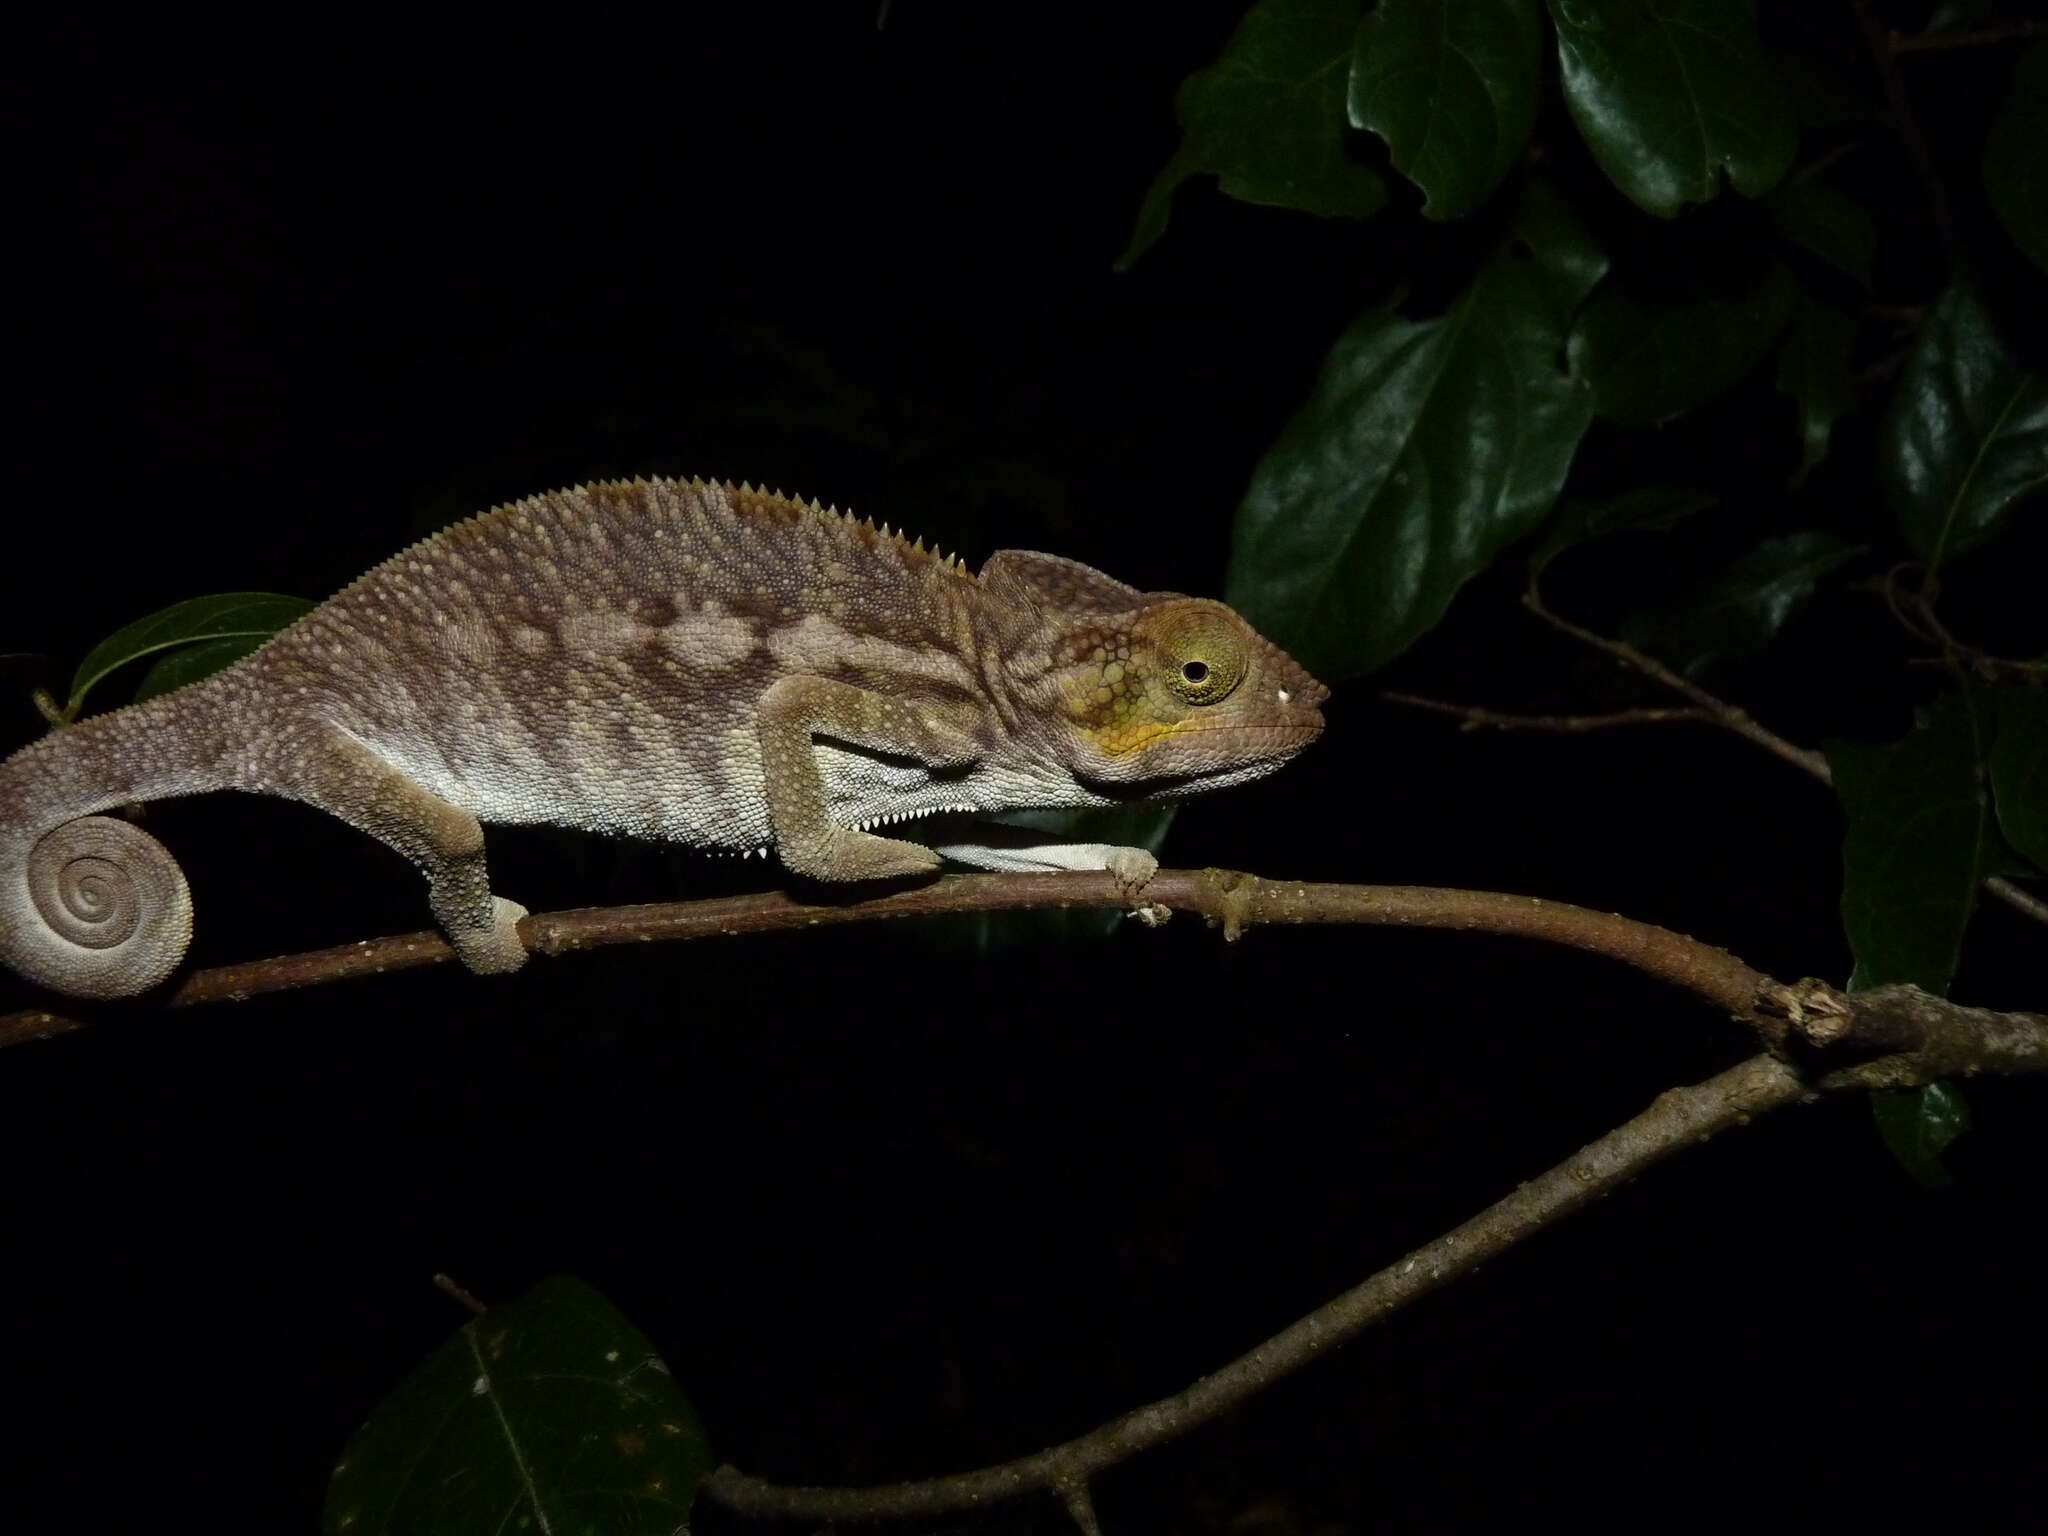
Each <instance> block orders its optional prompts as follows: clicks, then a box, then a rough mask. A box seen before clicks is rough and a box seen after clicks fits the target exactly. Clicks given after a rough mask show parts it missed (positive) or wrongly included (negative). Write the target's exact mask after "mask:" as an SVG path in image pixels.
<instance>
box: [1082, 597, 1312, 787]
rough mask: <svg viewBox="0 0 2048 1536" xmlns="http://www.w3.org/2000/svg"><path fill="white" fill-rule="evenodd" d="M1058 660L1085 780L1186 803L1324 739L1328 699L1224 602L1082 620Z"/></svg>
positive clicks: (1181, 600)
mask: <svg viewBox="0 0 2048 1536" xmlns="http://www.w3.org/2000/svg"><path fill="white" fill-rule="evenodd" d="M1057 654H1058V655H1059V659H1060V665H1059V667H1058V670H1057V674H1056V675H1057V678H1058V682H1059V688H1060V693H1061V695H1062V699H1063V702H1064V706H1065V710H1064V713H1065V724H1066V727H1067V732H1068V735H1069V737H1070V746H1071V750H1072V754H1073V756H1072V767H1073V768H1074V771H1075V772H1076V774H1077V775H1078V776H1079V777H1081V778H1083V779H1085V780H1095V781H1099V782H1101V783H1103V784H1105V785H1114V786H1117V787H1118V788H1120V789H1123V790H1125V791H1126V792H1135V793H1138V794H1141V795H1144V796H1146V797H1147V798H1153V797H1158V798H1165V797H1178V796H1180V795H1185V794H1193V793H1196V792H1198V791H1201V790H1208V789H1215V788H1220V787H1221V786H1223V785H1226V784H1237V783H1242V782H1243V781H1244V780H1246V779H1255V778H1259V777H1261V776H1262V775H1264V774H1268V773H1271V772H1272V771H1273V770H1274V769H1275V768H1278V767H1279V766H1280V765H1281V764H1282V763H1284V762H1286V761H1287V760H1288V759H1289V758H1291V757H1292V756H1294V754H1295V753H1297V752H1299V751H1300V750H1301V749H1302V748H1303V747H1305V746H1307V745H1308V744H1309V743H1310V742H1312V741H1314V740H1315V739H1316V737H1317V736H1318V735H1320V734H1321V733H1322V729H1323V716H1322V712H1321V709H1320V707H1319V706H1320V705H1321V704H1322V702H1323V700H1325V699H1326V698H1328V697H1329V690H1328V689H1327V688H1325V687H1324V686H1323V685H1322V684H1321V683H1319V682H1317V681H1316V680H1315V679H1314V678H1313V677H1310V676H1309V675H1308V673H1307V672H1306V671H1304V670H1303V669H1302V668H1301V667H1300V666H1298V665H1297V664H1296V663H1295V662H1294V660H1293V659H1292V658H1291V657H1290V656H1288V655H1287V653H1286V652H1285V651H1283V650H1281V649H1280V648H1279V647H1278V646H1276V645H1274V644H1273V643H1272V642H1271V641H1269V640H1267V639H1265V638H1264V637H1263V636H1262V635H1260V634H1259V633H1258V631H1256V630H1254V629H1253V628H1252V627H1251V626H1250V625H1249V624H1247V623H1245V621H1244V620H1243V619H1241V618H1239V617H1238V616H1237V614H1236V613H1235V612H1234V611H1233V610H1232V609H1230V608H1228V607H1226V606H1225V605H1224V604H1222V603H1217V602H1210V601H1208V600H1207V599H1204V598H1194V597H1168V598H1162V599H1160V600H1158V601H1155V602H1151V603H1147V604H1146V605H1145V606H1144V607H1142V608H1139V609H1137V610H1135V611H1134V612H1131V613H1128V614H1123V615H1118V616H1115V617H1104V618H1099V619H1085V620H1079V621H1077V622H1076V623H1075V625H1074V626H1073V628H1071V629H1070V630H1068V631H1067V632H1066V634H1065V635H1064V636H1063V637H1062V643H1061V645H1060V646H1059V647H1058V648H1057Z"/></svg>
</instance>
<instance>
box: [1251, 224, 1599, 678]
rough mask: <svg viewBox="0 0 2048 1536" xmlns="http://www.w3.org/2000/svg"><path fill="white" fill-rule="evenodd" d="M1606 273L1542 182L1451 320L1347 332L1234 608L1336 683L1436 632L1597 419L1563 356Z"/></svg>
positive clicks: (1278, 469)
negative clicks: (1568, 332) (1576, 318)
mask: <svg viewBox="0 0 2048 1536" xmlns="http://www.w3.org/2000/svg"><path fill="white" fill-rule="evenodd" d="M1601 265H1602V259H1601V256H1600V253H1599V251H1598V248H1597V247H1595V246H1594V245H1593V244H1592V243H1591V241H1590V239H1589V238H1588V237H1587V236H1586V234H1585V232H1584V231H1583V230H1582V229H1580V228H1579V227H1578V225H1577V224H1576V223H1575V222H1574V221H1573V220H1572V219H1571V217H1570V215H1569V213H1567V212H1566V211H1565V210H1564V209H1563V207H1562V206H1561V205H1560V204H1559V203H1558V202H1557V201H1556V199H1555V195H1554V194H1552V193H1550V192H1549V191H1548V190H1547V189H1545V188H1543V187H1541V186H1535V187H1532V188H1531V189H1530V191H1529V194H1528V196H1527V198H1526V199H1525V201H1524V204H1523V207H1522V209H1521V210H1520V212H1519V214H1518V216H1517V219H1516V221H1515V224H1514V226H1513V228H1512V229H1511V231H1510V232H1509V238H1508V239H1507V241H1506V243H1505V245H1504V246H1503V248H1502V249H1501V250H1499V251H1498V252H1496V253H1495V254H1494V255H1493V256H1492V257H1491V258H1490V259H1489V260H1488V261H1487V262H1486V264H1485V265H1484V266H1483V267H1482V268H1481V269H1480V271H1479V272H1478V273H1477V275H1476V276H1475V277H1474V278H1473V280H1472V282H1471V284H1470V285H1469V286H1468V287H1467V288H1466V290H1465V292H1464V293H1463V294H1462V295H1461V296H1460V297H1459V299H1458V300H1457V302H1456V303H1455V304H1454V305H1453V306H1452V307H1451V310H1450V312H1449V313H1448V314H1446V315H1443V316H1441V317H1439V318H1436V319H1430V320H1410V319H1407V318H1406V317H1404V316H1402V315H1398V314H1395V313H1393V312H1391V311H1386V310H1378V311H1374V312H1373V313H1370V314H1368V315H1366V316H1364V317H1363V318H1362V319H1360V320H1359V321H1357V322H1356V323H1355V324H1354V325H1353V326H1352V327H1351V328H1350V330H1348V331H1347V332H1346V333H1345V334H1344V335H1343V336H1342V337H1341V338H1340V339H1339V340H1338V342H1337V344H1336V346H1335V347H1334V348H1332V350H1331V352H1330V355H1329V357H1328V358H1327V359H1326V360H1325V362H1324V364H1323V372H1322V376H1321V377H1320V378H1319V379H1318V380H1317V382H1316V386H1315V391H1314V393H1313V394H1312V395H1311V396H1310V398H1309V400H1308V403H1307V404H1306V405H1304V406H1303V407H1302V409H1301V410H1300V411H1299V412H1298V413H1297V414H1296V415H1295V417H1294V419H1293V420H1292V421H1291V422H1289V423H1288V425H1287V427H1286V429H1285V430H1284V431H1283V432H1282V433H1281V435H1280V439H1279V441H1277V442H1276V443H1275V444H1274V445H1273V447H1272V448H1271V449H1269V450H1268V451H1267V453H1266V455H1265V457H1264V458H1263V459H1262V460H1261V461H1260V463H1259V466H1258V468H1257V470H1256V471H1255V472H1254V473H1253V476H1252V484H1251V488H1250V490H1249V491H1248V492H1247V493H1246V496H1245V500H1244V504H1243V506H1241V507H1240V508H1239V509H1238V515H1237V529H1236V536H1235V540H1234V544H1233V550H1232V556H1231V564H1230V578H1229V584H1228V590H1229V600H1230V601H1231V603H1232V604H1234V605H1235V606H1236V607H1237V608H1238V609H1239V611H1240V612H1242V613H1244V614H1245V615H1246V616H1247V617H1249V618H1250V619H1251V620H1252V622H1253V623H1254V624H1256V625H1258V626H1259V628H1260V629H1262V630H1263V631H1264V632H1265V633H1266V634H1268V635H1270V636H1272V637H1273V638H1274V639H1275V640H1276V641H1277V642H1278V643H1279V644H1281V645H1283V646H1285V647H1286V648H1287V649H1288V650H1290V651H1291V652H1293V654H1294V655H1295V656H1297V657H1299V658H1300V659H1301V660H1302V661H1303V662H1304V663H1305V664H1306V665H1308V666H1309V667H1310V668H1311V669H1312V670H1314V671H1316V672H1317V673H1318V675H1320V676H1322V677H1324V678H1325V679H1326V680H1330V681H1335V680H1337V679H1339V678H1343V677H1355V676H1357V675H1359V674H1360V673H1364V672H1369V671H1371V670H1372V669H1373V668H1375V667H1377V666H1380V665H1381V664H1383V663H1384V662H1386V661H1387V660H1388V659H1390V658H1391V657H1393V656H1395V655H1397V654H1399V653H1400V652H1401V651H1402V650H1403V649H1404V648H1406V647H1407V646H1408V645H1409V644H1410V643H1412V642H1413V641H1414V640H1415V639H1416V637H1417V636H1419V635H1421V634H1422V633H1423V632H1425V631H1426V630H1428V629H1429V628H1430V626H1431V625H1433V624H1435V623H1436V621H1437V620H1438V619H1439V618H1440V617H1442V615H1443V612H1444V609H1445V608H1446V607H1447V606H1448V605H1449V603H1450V601H1451V598H1452V597H1453V596H1454V595H1455V594H1456V592H1457V590H1458V588H1459V587H1460V586H1462V585H1463V584H1464V583H1465V581H1466V580H1467V579H1469V578H1470V577H1471V576H1473V575H1474V574H1475V573H1477V572H1478V571H1480V570H1482V569H1484V568H1485V567H1486V566H1487V564H1488V563H1490V562H1491V561H1492V559H1493V558H1494V556H1495V555H1497V554H1498V553H1499V552H1500V551H1501V550H1502V549H1503V548H1504V547H1505V546H1507V545H1508V544H1510V543H1512V542H1513V541H1514V540H1515V539H1518V538H1520V537H1522V536H1523V535H1524V534H1526V533H1528V532H1529V531H1530V530H1531V529H1532V528H1534V527H1535V525H1536V524H1537V523H1538V522H1540V521H1541V520H1542V518H1543V516H1544V514H1545V513H1546V512H1548V511H1549V509H1550V506H1551V503H1552V502H1553V501H1555V500H1556V498H1557V493H1558V490H1559V488H1560V487H1561V486H1562V485H1563V483H1564V476H1565V471H1566V470H1567V469H1568V468H1569V467H1570V465H1571V460H1572V454H1573V452H1574V451H1575V450H1576V449H1577V447H1578V443H1579V439H1580V438H1581V437H1582V436H1583V435H1584V434H1585V430H1586V427H1587V424H1588V421H1589V419H1590V412H1589V410H1588V401H1587V397H1586V393H1585V391H1584V389H1583V388H1581V387H1580V386H1579V385H1578V384H1576V383H1575V382H1573V381H1572V380H1571V379H1569V378H1568V377H1566V375H1565V374H1564V373H1563V372H1562V371H1560V369H1559V367H1558V356H1559V352H1560V350H1561V343H1562V340H1563V337H1564V333H1565V329H1566V327H1567V326H1568V325H1569V323H1570V316H1571V307H1572V305H1573V304H1575V303H1576V302H1578V300H1579V298H1580V297H1582V296H1583V294H1584V293H1585V291H1586V288H1587V286H1588V285H1590V284H1591V283H1592V282H1593V281H1594V280H1596V279H1597V277H1598V275H1599V272H1600V268H1601Z"/></svg>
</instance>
